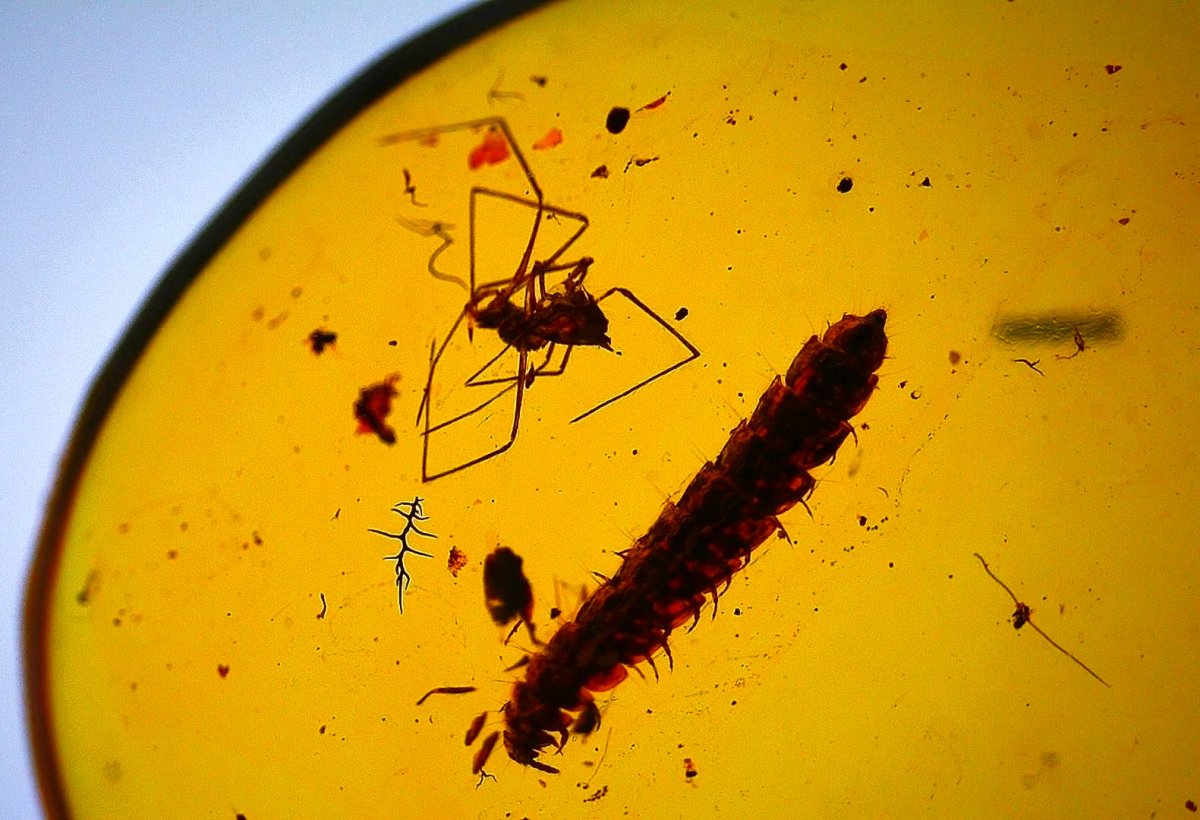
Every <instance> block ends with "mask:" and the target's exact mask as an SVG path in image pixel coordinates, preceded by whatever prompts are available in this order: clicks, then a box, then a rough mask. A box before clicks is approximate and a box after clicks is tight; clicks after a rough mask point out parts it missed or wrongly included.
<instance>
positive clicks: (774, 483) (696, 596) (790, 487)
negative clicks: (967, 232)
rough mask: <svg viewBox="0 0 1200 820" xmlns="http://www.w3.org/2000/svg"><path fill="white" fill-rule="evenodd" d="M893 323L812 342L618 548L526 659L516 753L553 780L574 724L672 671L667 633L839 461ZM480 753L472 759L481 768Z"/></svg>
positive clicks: (515, 721) (863, 319)
mask: <svg viewBox="0 0 1200 820" xmlns="http://www.w3.org/2000/svg"><path fill="white" fill-rule="evenodd" d="M886 320H887V314H886V313H885V312H884V311H882V310H876V311H873V312H871V313H869V314H867V315H866V316H850V315H847V316H844V317H842V319H841V320H839V321H838V322H836V323H835V324H834V325H832V326H831V327H830V328H829V330H827V331H826V332H825V335H824V337H823V338H817V337H816V336H814V337H812V338H811V339H809V341H808V342H807V343H805V345H804V346H803V347H802V348H801V350H800V352H799V353H798V354H797V355H796V357H795V359H794V360H793V361H792V364H791V366H790V367H789V368H788V371H787V374H786V375H785V376H784V377H783V378H779V377H777V378H776V379H775V380H774V382H773V383H772V384H771V385H770V387H768V389H767V391H766V392H765V393H764V394H763V396H762V398H761V399H760V400H759V402H758V406H757V407H756V408H755V410H754V412H753V414H752V415H751V417H750V418H749V419H747V420H745V421H743V422H742V423H741V424H739V425H738V426H737V427H736V428H735V429H734V431H733V433H732V434H731V435H730V438H729V441H728V442H727V443H726V444H725V446H724V447H723V448H722V449H721V452H720V454H719V455H718V456H717V458H716V460H715V461H711V462H708V463H706V464H705V465H704V466H703V467H701V468H700V471H699V472H698V473H697V474H696V476H695V477H694V478H693V479H692V481H691V482H690V483H689V484H688V486H687V488H686V489H685V490H684V491H683V495H682V496H681V497H680V498H679V500H678V501H677V502H674V503H672V502H668V503H667V504H666V506H665V507H664V509H663V511H662V513H661V514H660V515H659V517H658V520H657V521H655V522H654V523H653V524H652V525H651V526H650V529H649V530H647V532H646V534H645V535H643V536H642V537H641V538H639V539H638V540H637V541H636V542H635V543H634V544H633V546H631V547H630V548H629V549H627V550H625V551H624V552H623V553H621V555H622V558H623V561H622V564H621V567H620V569H618V571H617V573H616V574H615V575H613V576H612V578H611V579H609V580H606V581H605V582H604V583H603V584H602V585H601V586H600V588H599V589H597V590H596V591H595V592H594V593H593V594H592V595H591V596H590V597H589V598H588V599H587V600H586V601H585V602H584V604H583V606H582V608H581V609H580V610H579V613H578V615H577V616H576V618H575V620H574V621H572V622H570V623H566V624H564V625H563V626H562V627H561V628H559V630H558V632H556V633H555V634H554V637H553V638H551V640H550V641H549V643H547V644H545V645H544V647H543V648H542V649H541V650H540V651H539V652H537V653H536V654H535V655H534V656H533V657H532V658H531V659H530V661H529V664H528V667H527V669H526V673H525V679H524V680H519V681H517V682H516V683H515V684H514V685H513V689H512V694H511V696H510V697H509V700H508V703H506V704H505V705H504V708H503V713H504V722H505V728H504V746H505V749H506V750H507V751H508V755H509V757H510V758H512V759H513V760H515V761H517V762H518V763H521V764H523V765H525V766H530V767H532V768H535V769H538V770H539V771H543V772H547V773H549V774H556V773H557V772H558V769H556V768H555V767H553V766H551V765H549V764H548V763H546V762H544V761H543V760H541V759H539V758H540V757H541V755H542V754H544V753H545V750H546V748H547V747H548V746H554V747H556V748H557V749H558V750H559V751H560V752H561V750H562V748H563V747H564V746H565V745H566V742H567V738H568V734H569V730H570V728H571V727H572V726H573V725H575V726H579V727H580V728H581V729H590V728H595V727H594V725H593V724H594V723H595V722H596V721H598V719H599V713H598V712H597V711H596V707H595V703H594V694H595V693H599V692H605V691H607V690H609V689H612V688H613V687H615V686H617V685H618V684H619V683H620V682H621V681H622V680H624V679H625V677H626V676H627V675H628V667H634V666H635V665H636V664H640V663H641V662H643V661H644V662H646V663H647V664H649V665H650V668H651V669H652V670H654V671H655V673H656V674H657V667H656V666H655V665H654V660H653V656H654V655H655V654H656V653H657V652H659V651H660V650H661V651H662V652H663V653H664V654H665V655H666V657H667V661H668V663H670V664H673V659H672V656H671V651H670V648H669V646H668V643H667V641H668V638H669V637H670V634H671V631H672V630H674V629H676V628H677V627H679V626H681V625H683V624H685V623H687V622H688V621H691V622H692V625H691V628H694V627H695V626H696V624H698V623H699V620H700V610H701V607H702V606H704V605H705V604H706V603H707V602H708V600H709V596H710V595H711V596H712V601H713V606H714V614H715V606H716V601H717V598H718V596H719V592H718V588H719V587H720V586H721V585H722V584H724V585H725V586H726V587H728V585H729V583H730V582H731V581H732V579H733V575H734V574H735V573H736V572H737V571H738V570H739V569H741V568H742V567H744V566H745V565H746V563H747V562H748V561H749V559H750V556H751V554H752V553H753V551H754V550H755V549H756V548H757V547H759V546H760V545H761V544H762V543H763V542H764V541H766V539H767V538H768V537H769V536H770V535H772V534H773V533H775V532H776V531H778V529H779V527H780V523H779V516H780V515H782V514H783V513H784V512H786V511H787V510H789V509H791V508H792V507H793V506H794V505H796V504H798V503H803V502H804V501H805V499H806V498H807V497H808V495H809V494H810V493H811V492H812V489H813V487H814V486H815V484H816V480H815V479H814V478H813V477H812V475H811V474H810V473H809V470H811V469H813V468H815V467H817V466H819V465H821V464H824V463H826V462H828V461H830V460H831V459H832V458H833V457H834V455H835V454H836V453H837V450H838V448H839V447H840V446H841V444H842V442H844V441H845V439H846V438H847V437H848V436H850V435H851V433H852V432H853V428H852V427H851V426H850V424H849V420H850V419H851V418H853V417H854V416H855V415H857V414H858V413H859V412H860V411H861V410H862V408H863V407H864V406H865V405H866V403H867V400H868V399H869V398H870V397H871V394H872V393H874V392H875V389H876V384H877V382H878V378H877V376H876V375H875V371H876V370H877V369H878V368H879V366H880V365H881V364H882V363H883V359H884V356H885V354H886V350H887V337H886V335H885V334H884V324H885V322H886ZM489 740H490V738H489ZM485 745H486V747H487V748H486V751H487V752H490V751H491V744H490V743H486V744H485ZM484 752H485V749H482V748H481V749H480V750H479V752H477V753H476V755H475V768H476V770H478V769H480V768H482V766H483V764H484V763H485V762H486V760H487V755H486V754H485V753H484Z"/></svg>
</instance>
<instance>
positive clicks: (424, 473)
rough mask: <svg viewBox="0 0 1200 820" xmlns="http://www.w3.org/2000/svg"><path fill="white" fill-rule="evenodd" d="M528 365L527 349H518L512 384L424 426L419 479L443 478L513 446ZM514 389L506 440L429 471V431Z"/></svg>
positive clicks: (469, 414)
mask: <svg viewBox="0 0 1200 820" xmlns="http://www.w3.org/2000/svg"><path fill="white" fill-rule="evenodd" d="M528 366H529V354H528V352H527V351H524V350H522V351H520V359H519V364H518V366H517V376H516V378H515V379H514V381H513V383H512V384H510V385H508V386H507V387H505V388H504V389H503V390H501V391H499V392H498V393H497V394H496V395H494V396H492V397H491V398H490V399H488V400H487V401H485V402H483V403H482V404H480V405H479V406H477V407H475V408H473V409H471V410H468V411H466V412H465V413H459V414H458V415H457V416H455V417H454V418H451V419H447V420H446V421H443V422H440V423H438V424H437V425H434V426H432V427H426V430H425V447H424V451H423V453H422V455H421V480H422V481H426V482H428V481H434V480H436V479H439V478H444V477H446V476H448V475H453V474H454V473H457V472H459V471H460V470H465V469H467V468H468V467H474V466H475V465H476V464H481V463H482V462H484V461H487V460H488V459H492V458H495V457H496V456H498V455H500V454H501V453H503V452H504V451H506V450H507V449H508V448H510V447H512V446H513V443H514V442H515V441H516V440H517V430H518V428H520V426H521V405H522V404H523V403H524V398H525V375H526V372H527V369H528ZM514 389H515V390H516V398H515V399H514V402H513V422H512V429H511V430H510V431H509V434H508V440H507V441H505V442H504V443H503V444H501V445H499V446H498V447H495V448H493V449H491V450H489V451H488V452H486V453H484V454H483V455H480V456H476V457H475V458H471V459H468V460H466V461H464V462H462V463H460V464H458V465H456V466H454V467H451V468H449V469H447V470H442V471H440V472H435V473H430V472H429V438H430V435H429V434H430V433H433V432H436V431H438V430H440V429H442V428H445V427H448V426H450V425H451V424H455V423H456V422H459V421H462V420H463V419H465V418H468V417H470V416H473V415H475V414H476V413H478V412H480V411H481V410H483V409H484V408H486V407H488V406H489V405H491V404H492V403H493V402H495V401H496V400H497V399H499V398H501V397H502V396H505V395H507V394H508V393H509V392H511V391H513V390H514ZM426 420H427V421H428V414H426Z"/></svg>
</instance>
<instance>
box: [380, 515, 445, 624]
mask: <svg viewBox="0 0 1200 820" xmlns="http://www.w3.org/2000/svg"><path fill="white" fill-rule="evenodd" d="M422 500H423V499H422V498H420V497H419V496H418V497H415V498H413V500H412V501H400V502H398V503H397V504H396V505H395V506H393V507H392V512H394V513H396V515H399V516H401V517H402V518H403V519H404V529H403V530H401V531H400V532H384V531H383V530H375V529H368V530H367V532H373V533H375V534H376V535H382V536H384V537H385V538H394V539H395V540H397V541H399V542H400V551H399V552H398V553H396V554H395V555H385V556H384V558H383V560H385V561H395V562H396V591H397V597H398V598H399V602H400V614H401V615H403V614H404V590H406V589H408V584H409V582H410V581H411V580H412V576H410V575H409V574H408V570H407V569H405V568H404V555H405V553H409V552H411V553H413V554H414V555H420V556H422V557H424V558H432V557H433V556H432V555H430V554H429V553H427V552H421V551H420V550H418V549H413V548H412V547H411V546H409V544H408V536H409V534H410V533H416V534H417V535H423V536H425V537H426V538H437V536H436V535H434V534H433V533H431V532H425V531H423V530H421V529H420V528H419V527H418V526H417V525H416V523H415V522H417V521H428V520H429V516H427V515H425V514H424V513H423V512H422V509H421V501H422Z"/></svg>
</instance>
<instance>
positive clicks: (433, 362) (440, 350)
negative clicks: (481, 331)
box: [417, 310, 469, 432]
mask: <svg viewBox="0 0 1200 820" xmlns="http://www.w3.org/2000/svg"><path fill="white" fill-rule="evenodd" d="M466 316H467V312H466V311H465V310H464V311H463V312H462V313H460V314H458V318H457V319H455V320H454V324H453V325H451V326H450V332H449V333H447V334H446V337H445V338H444V339H442V344H441V345H440V346H438V347H437V352H436V353H435V352H434V348H433V345H431V346H430V349H429V375H428V376H427V377H426V379H425V395H424V396H422V397H421V406H420V407H418V408H417V425H418V426H420V424H421V416H422V414H424V415H425V421H426V425H427V426H428V422H429V412H428V411H429V400H430V399H429V394H430V392H431V391H432V389H433V371H434V370H436V369H437V365H438V362H440V361H441V360H442V354H444V353H445V352H446V348H447V347H448V346H449V345H450V340H451V339H453V338H454V334H455V332H456V331H457V330H458V326H459V325H461V324H462V321H463V319H464V318H466ZM468 326H469V325H468ZM435 344H436V343H435ZM426 432H428V430H426Z"/></svg>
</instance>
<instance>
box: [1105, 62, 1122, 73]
mask: <svg viewBox="0 0 1200 820" xmlns="http://www.w3.org/2000/svg"><path fill="white" fill-rule="evenodd" d="M1123 67H1124V66H1119V65H1113V64H1112V63H1109V64H1108V65H1106V66H1105V67H1104V70H1105V71H1107V72H1108V73H1109V74H1116V73H1117V72H1118V71H1120V70H1121V69H1122V68H1123Z"/></svg>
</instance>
